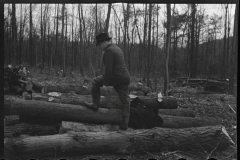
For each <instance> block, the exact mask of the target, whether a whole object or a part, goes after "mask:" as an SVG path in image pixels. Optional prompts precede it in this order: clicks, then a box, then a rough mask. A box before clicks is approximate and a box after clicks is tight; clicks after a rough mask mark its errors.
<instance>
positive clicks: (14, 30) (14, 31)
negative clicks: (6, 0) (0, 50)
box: [12, 3, 17, 63]
mask: <svg viewBox="0 0 240 160" xmlns="http://www.w3.org/2000/svg"><path fill="white" fill-rule="evenodd" d="M12 45H13V47H12V49H13V54H12V55H13V57H15V56H16V45H17V25H16V7H15V3H13V4H12ZM13 63H16V62H15V60H14V59H13Z"/></svg>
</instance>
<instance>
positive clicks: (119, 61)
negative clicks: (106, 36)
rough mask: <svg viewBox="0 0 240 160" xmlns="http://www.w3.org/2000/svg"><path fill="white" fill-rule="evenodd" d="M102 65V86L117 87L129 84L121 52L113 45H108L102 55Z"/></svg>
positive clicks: (128, 76)
mask: <svg viewBox="0 0 240 160" xmlns="http://www.w3.org/2000/svg"><path fill="white" fill-rule="evenodd" d="M103 64H104V66H105V73H104V75H103V76H104V84H105V85H106V86H108V85H118V84H127V85H128V84H129V83H130V75H129V72H128V70H127V67H126V65H125V61H124V56H123V51H122V50H121V49H120V48H119V47H118V46H116V45H115V44H109V45H108V46H107V47H106V48H105V49H104V53H103Z"/></svg>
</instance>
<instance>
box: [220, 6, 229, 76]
mask: <svg viewBox="0 0 240 160" xmlns="http://www.w3.org/2000/svg"><path fill="white" fill-rule="evenodd" d="M225 5H226V6H225V11H226V13H225V22H224V38H223V40H224V44H223V52H222V68H221V79H225V78H226V76H225V74H226V69H225V68H226V52H227V11H228V4H225Z"/></svg>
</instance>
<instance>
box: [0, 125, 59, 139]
mask: <svg viewBox="0 0 240 160" xmlns="http://www.w3.org/2000/svg"><path fill="white" fill-rule="evenodd" d="M58 132H59V125H36V124H30V123H19V124H16V125H12V126H4V137H5V138H10V137H18V136H20V135H22V134H24V135H30V136H42V135H53V134H58Z"/></svg>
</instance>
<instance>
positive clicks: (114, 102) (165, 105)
mask: <svg viewBox="0 0 240 160" xmlns="http://www.w3.org/2000/svg"><path fill="white" fill-rule="evenodd" d="M138 97H139V99H140V100H141V101H142V102H143V103H144V104H145V105H147V106H151V107H153V108H154V107H155V108H158V109H176V108H177V107H178V104H177V100H176V99H175V98H172V97H163V101H162V102H158V100H157V98H152V97H144V96H138ZM32 98H33V99H34V100H42V101H48V102H53V103H62V104H74V105H83V104H84V103H85V102H91V101H92V96H90V95H76V94H75V95H74V94H64V93H61V96H59V97H58V98H54V97H51V98H50V96H47V95H43V94H36V93H33V95H32ZM27 99H30V96H29V97H27ZM130 99H133V98H131V97H130ZM120 107H121V102H120V99H119V97H118V96H101V102H100V108H108V109H117V108H120Z"/></svg>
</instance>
